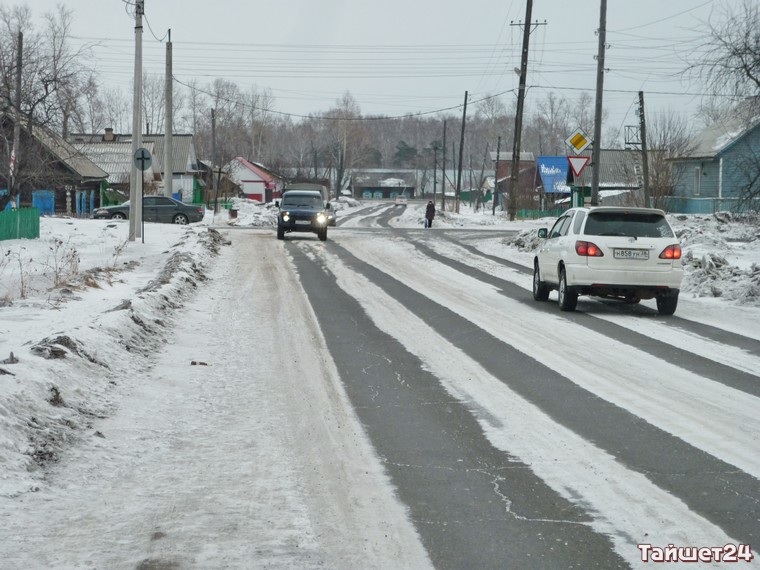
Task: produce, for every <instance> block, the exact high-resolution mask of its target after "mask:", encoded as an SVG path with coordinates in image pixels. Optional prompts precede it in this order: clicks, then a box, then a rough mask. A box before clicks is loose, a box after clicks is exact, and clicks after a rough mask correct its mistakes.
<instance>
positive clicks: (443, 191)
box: [441, 119, 446, 212]
mask: <svg viewBox="0 0 760 570" xmlns="http://www.w3.org/2000/svg"><path fill="white" fill-rule="evenodd" d="M442 150H443V159H442V160H443V165H442V170H443V176H442V177H441V212H444V211H445V210H446V119H444V120H443V148H442Z"/></svg>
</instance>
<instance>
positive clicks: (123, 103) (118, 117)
mask: <svg viewBox="0 0 760 570" xmlns="http://www.w3.org/2000/svg"><path fill="white" fill-rule="evenodd" d="M102 112H103V125H104V128H105V127H110V128H112V129H113V130H114V132H117V133H128V132H130V131H131V130H132V103H131V101H130V100H129V99H128V98H127V96H126V95H125V94H124V93H123V92H122V91H121V90H120V89H107V90H106V91H105V92H104V93H103V99H102ZM94 126H95V125H94V124H93V127H94ZM93 132H97V131H96V130H95V128H93Z"/></svg>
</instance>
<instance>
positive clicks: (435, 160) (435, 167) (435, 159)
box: [433, 143, 438, 204]
mask: <svg viewBox="0 0 760 570" xmlns="http://www.w3.org/2000/svg"><path fill="white" fill-rule="evenodd" d="M437 176H438V145H437V144H435V143H433V204H435V200H436V198H437V197H438V196H436V181H437V179H436V177H437Z"/></svg>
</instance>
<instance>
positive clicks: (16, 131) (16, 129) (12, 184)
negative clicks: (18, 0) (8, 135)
mask: <svg viewBox="0 0 760 570" xmlns="http://www.w3.org/2000/svg"><path fill="white" fill-rule="evenodd" d="M23 52H24V34H23V33H22V32H19V33H18V48H17V50H16V105H15V106H16V108H15V109H14V110H13V117H14V119H13V149H12V150H11V160H10V173H9V174H10V176H9V178H10V180H9V181H8V198H9V199H10V200H11V202H12V201H13V197H14V193H15V192H16V186H17V184H16V181H17V179H18V175H17V170H18V163H19V156H20V155H21V148H20V147H21V70H22V62H23V57H22V56H23ZM20 192H21V190H19V193H20ZM16 204H17V205H18V204H21V200H19V199H17V200H16ZM11 207H12V206H11Z"/></svg>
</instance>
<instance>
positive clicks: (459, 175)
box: [454, 91, 467, 214]
mask: <svg viewBox="0 0 760 570" xmlns="http://www.w3.org/2000/svg"><path fill="white" fill-rule="evenodd" d="M466 121H467V91H465V92H464V110H463V111H462V134H461V136H460V137H459V168H458V169H457V190H456V199H455V201H454V211H455V212H456V213H457V214H458V213H459V194H460V192H461V190H462V153H463V152H464V126H465V123H466Z"/></svg>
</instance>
